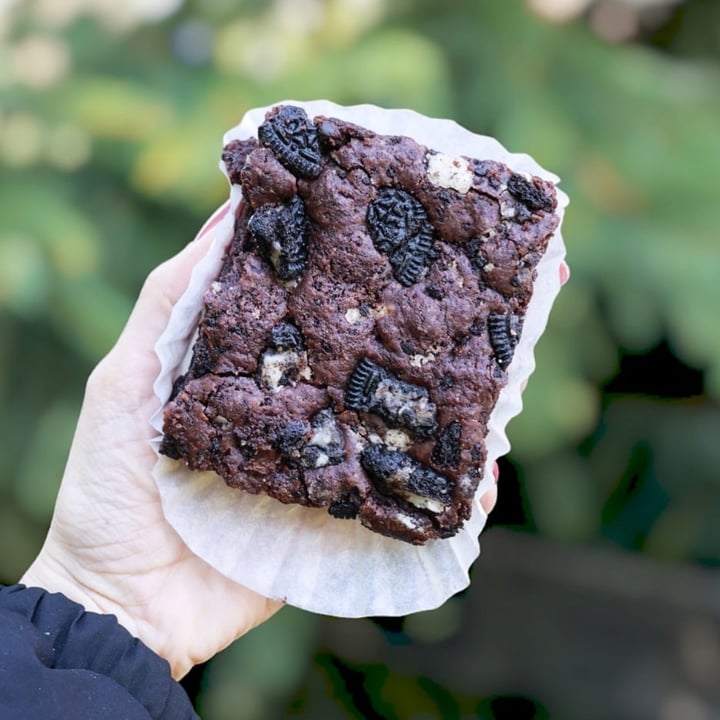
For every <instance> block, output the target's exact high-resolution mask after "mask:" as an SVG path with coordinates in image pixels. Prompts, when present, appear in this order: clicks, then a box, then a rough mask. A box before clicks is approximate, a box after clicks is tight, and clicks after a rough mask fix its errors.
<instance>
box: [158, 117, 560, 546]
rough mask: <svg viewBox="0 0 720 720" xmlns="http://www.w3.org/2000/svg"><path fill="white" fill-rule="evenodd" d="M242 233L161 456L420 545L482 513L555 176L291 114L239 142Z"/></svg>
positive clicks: (208, 299) (181, 382) (211, 292)
mask: <svg viewBox="0 0 720 720" xmlns="http://www.w3.org/2000/svg"><path fill="white" fill-rule="evenodd" d="M223 161H224V164H225V168H226V171H227V175H228V177H229V179H230V181H231V183H232V184H233V185H235V186H238V187H239V188H241V192H242V197H243V201H242V202H241V203H240V204H239V206H238V208H237V215H236V218H235V232H234V237H233V239H232V242H231V243H230V245H229V247H228V249H227V253H226V255H225V258H224V262H223V265H222V268H221V270H220V273H219V275H218V277H217V279H216V280H215V282H213V283H212V284H211V286H210V288H209V289H208V291H207V293H206V294H205V297H204V300H203V310H202V317H201V320H200V323H199V328H198V335H197V339H196V341H195V345H194V348H193V353H192V360H191V362H190V365H189V368H188V370H187V372H186V373H185V374H184V375H183V376H182V377H180V378H178V380H177V382H176V384H175V388H174V391H173V397H172V398H171V400H170V402H169V403H168V405H167V407H166V409H165V413H164V424H163V432H164V436H163V441H162V444H161V452H163V453H164V454H165V455H168V456H169V457H172V458H176V459H182V460H183V461H184V462H185V463H186V464H187V466H188V467H189V468H190V469H193V470H213V471H215V472H216V473H217V474H218V475H220V476H221V477H222V478H223V479H224V480H225V482H226V483H227V484H228V485H229V486H231V487H235V488H238V489H239V490H242V491H245V492H249V493H255V494H265V495H269V496H270V497H273V498H275V499H277V500H279V501H281V502H284V503H298V504H300V505H305V506H309V507H318V508H325V509H327V511H328V512H329V513H330V515H332V516H333V517H335V518H337V519H338V521H339V522H340V521H348V520H353V519H357V520H359V521H360V522H361V523H362V524H363V525H364V526H365V527H367V528H369V529H370V530H372V531H375V532H378V533H381V534H383V535H386V536H389V537H393V538H397V539H399V540H404V541H407V542H411V543H415V544H422V543H424V542H426V541H428V540H437V539H441V538H448V537H451V536H453V535H454V534H456V533H457V532H458V530H459V529H460V528H461V527H462V526H463V524H464V522H465V521H466V520H467V519H468V518H469V517H470V514H471V511H472V503H473V498H474V493H475V490H476V488H477V486H478V483H479V481H480V479H481V477H482V475H483V471H484V466H485V461H486V458H487V451H486V446H485V437H486V434H487V428H488V420H489V417H490V414H491V413H492V411H493V408H494V407H495V405H496V403H497V400H498V396H499V393H500V391H501V390H502V388H503V387H504V386H505V385H506V383H507V380H508V368H509V367H510V365H511V363H512V361H513V355H514V351H515V348H516V346H517V343H518V341H519V338H520V335H521V333H522V329H523V320H524V317H525V314H526V310H527V307H528V303H529V301H530V298H531V296H532V293H533V283H534V279H535V272H536V266H537V264H538V262H539V261H540V258H541V257H542V255H543V253H544V252H545V250H546V248H547V245H548V241H549V239H550V238H551V236H552V235H553V233H554V231H555V229H556V228H557V226H558V222H559V219H558V216H557V213H556V208H557V197H556V191H555V188H554V186H553V184H552V183H550V182H548V181H546V180H543V179H541V178H538V177H531V176H527V175H524V174H519V173H515V172H513V171H512V170H511V169H510V168H508V167H506V166H505V165H503V164H501V163H499V162H497V161H492V160H486V159H482V158H465V157H451V156H448V155H445V154H442V153H438V152H435V151H433V150H432V149H428V148H427V147H424V146H423V145H420V144H419V143H417V142H415V141H414V140H413V139H411V138H409V137H403V136H389V135H379V134H377V133H374V132H372V131H370V130H367V129H364V128H362V127H359V126H357V125H354V124H351V123H348V122H344V121H341V120H339V119H335V118H331V117H315V118H312V119H311V118H308V117H307V115H306V114H305V112H304V111H303V110H302V109H301V108H299V107H295V106H293V105H284V106H278V107H276V108H274V109H273V110H272V111H270V112H269V113H268V114H267V116H266V119H265V122H264V123H263V124H262V125H261V126H260V128H259V130H258V137H257V139H249V140H235V141H232V142H230V143H228V145H226V147H225V148H224V151H223Z"/></svg>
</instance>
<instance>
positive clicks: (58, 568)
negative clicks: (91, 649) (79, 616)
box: [20, 547, 154, 649]
mask: <svg viewBox="0 0 720 720" xmlns="http://www.w3.org/2000/svg"><path fill="white" fill-rule="evenodd" d="M80 575H81V573H77V572H74V571H73V570H72V563H68V562H64V561H63V560H62V559H61V558H58V557H56V555H55V554H54V553H53V552H52V551H50V550H49V549H48V548H47V547H43V549H42V550H41V551H40V554H39V555H38V556H37V557H36V558H35V560H34V561H33V563H32V565H31V566H30V567H29V568H28V569H27V571H26V572H25V573H24V575H23V576H22V578H20V582H21V583H22V584H23V585H25V586H26V587H39V588H42V589H43V590H47V591H48V592H58V593H62V594H63V595H64V596H65V597H67V598H68V599H69V600H72V601H73V602H76V603H78V604H79V605H82V606H83V608H85V610H87V611H88V612H94V613H99V614H101V615H114V616H115V618H116V619H117V621H118V623H120V625H122V626H123V627H124V628H125V629H126V630H127V631H128V632H129V633H130V634H131V635H133V636H134V637H136V638H138V639H139V640H141V641H142V642H143V643H144V644H145V645H148V646H149V647H151V648H152V644H151V643H150V642H148V641H147V639H146V638H144V637H143V634H145V635H147V633H143V632H141V628H140V625H141V623H138V622H137V620H136V619H135V618H133V617H132V616H131V615H130V614H129V613H128V612H127V611H126V610H125V608H123V607H121V606H120V605H119V604H118V603H116V602H114V601H113V600H112V599H111V598H109V597H107V596H105V595H103V594H102V593H100V592H98V591H97V590H96V589H95V588H94V587H93V585H94V584H92V583H89V582H88V580H87V579H81V578H80ZM153 649H154V648H153Z"/></svg>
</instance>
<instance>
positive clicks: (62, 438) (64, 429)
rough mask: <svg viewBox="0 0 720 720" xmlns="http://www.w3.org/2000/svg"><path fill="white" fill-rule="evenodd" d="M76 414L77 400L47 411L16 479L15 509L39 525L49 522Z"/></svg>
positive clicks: (60, 404) (51, 407) (35, 432)
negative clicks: (36, 521) (20, 510)
mask: <svg viewBox="0 0 720 720" xmlns="http://www.w3.org/2000/svg"><path fill="white" fill-rule="evenodd" d="M79 410H80V402H79V398H77V399H75V400H72V401H68V400H60V401H58V402H56V403H55V404H53V405H51V406H50V407H49V408H48V409H47V410H46V412H45V414H44V415H43V416H42V417H41V418H40V419H39V421H38V423H37V425H36V427H35V431H34V432H33V435H32V437H31V438H30V442H29V445H28V449H27V452H26V453H25V455H24V462H23V463H22V464H21V465H20V468H19V470H18V474H17V476H16V478H15V497H16V498H17V502H18V505H19V506H20V507H21V508H22V509H23V510H24V511H25V512H26V513H27V514H28V515H29V516H31V517H34V518H36V519H37V520H39V521H42V522H48V520H49V519H50V516H51V515H52V510H53V507H54V506H55V498H56V497H57V493H58V488H59V487H60V480H61V479H62V475H63V471H64V469H65V462H66V460H67V455H68V448H69V447H70V442H71V440H72V437H73V433H74V431H75V424H76V422H77V416H78V412H79Z"/></svg>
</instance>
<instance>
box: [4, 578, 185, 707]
mask: <svg viewBox="0 0 720 720" xmlns="http://www.w3.org/2000/svg"><path fill="white" fill-rule="evenodd" d="M0 718H3V719H4V718H8V719H9V718H12V719H13V720H50V718H52V720H79V719H80V718H82V720H191V719H194V720H198V716H197V715H196V714H195V712H194V711H193V708H192V705H191V704H190V701H189V700H188V697H187V695H186V694H185V691H184V690H183V689H182V687H181V686H180V685H179V684H178V683H176V682H175V681H174V680H173V679H172V676H171V675H170V666H169V665H168V663H167V662H166V661H165V660H163V659H162V658H160V657H159V656H157V655H156V654H155V653H153V652H152V651H151V650H150V649H149V648H147V647H146V646H145V645H143V644H142V642H140V640H137V639H136V638H134V637H133V636H132V635H130V633H129V632H127V630H125V628H123V627H122V626H121V625H120V624H119V623H118V622H117V620H116V619H115V617H114V616H113V615H98V614H97V613H91V612H86V611H85V610H84V609H83V607H82V606H80V605H78V604H77V603H74V602H72V601H70V600H68V599H67V598H66V597H65V596H64V595H60V594H59V593H49V592H46V591H45V590H42V589H40V588H26V587H24V586H23V585H13V586H12V587H3V586H0Z"/></svg>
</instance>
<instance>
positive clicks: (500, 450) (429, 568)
mask: <svg viewBox="0 0 720 720" xmlns="http://www.w3.org/2000/svg"><path fill="white" fill-rule="evenodd" d="M276 104H291V105H298V106H300V107H302V108H304V110H305V111H306V112H307V114H308V116H309V117H311V118H312V117H315V116H317V115H324V116H328V117H337V118H341V119H343V120H346V121H349V122H352V123H355V124H357V125H361V126H363V127H366V128H369V129H370V130H373V131H375V132H376V133H378V134H381V135H405V136H410V137H412V138H414V139H415V140H416V141H417V142H419V143H421V144H422V145H425V146H426V147H428V148H430V149H433V150H436V151H438V152H441V153H446V154H448V155H452V156H457V155H463V156H466V157H474V158H478V159H481V160H497V161H500V162H502V163H504V164H506V165H508V166H509V167H510V168H511V169H512V170H513V171H515V172H520V173H529V174H531V175H536V176H539V177H542V178H544V179H546V180H550V181H551V182H554V183H557V182H558V178H557V177H556V176H555V175H553V174H552V173H549V172H547V171H546V170H544V169H543V168H541V167H540V166H539V165H538V164H537V163H536V162H535V161H534V160H533V159H532V158H531V157H529V156H528V155H523V154H514V153H509V152H508V151H507V150H505V149H504V148H503V147H502V146H501V145H500V143H498V142H497V141H496V140H494V139H492V138H489V137H484V136H480V135H475V134H473V133H471V132H469V131H468V130H465V129H464V128H462V127H460V126H459V125H458V124H457V123H455V122H453V121H450V120H436V119H430V118H426V117H424V116H422V115H419V114H418V113H415V112H413V111H411V110H385V109H382V108H379V107H375V106H371V105H358V106H353V107H342V106H339V105H335V104H334V103H331V102H328V101H325V100H318V101H313V102H298V101H294V100H286V101H283V102H282V103H276ZM269 109H270V107H268V108H258V109H255V110H251V111H250V112H248V113H247V114H246V115H245V117H244V118H243V120H242V122H241V123H240V124H239V125H238V126H237V127H235V128H233V129H232V130H230V131H229V132H228V133H227V134H226V135H225V138H224V143H223V144H227V143H228V142H229V141H231V140H235V139H247V138H249V137H256V136H257V128H258V126H259V125H260V124H261V123H262V122H263V121H264V119H265V113H266V112H267V111H268V110H269ZM221 169H222V170H223V172H224V171H225V170H224V167H223V165H222V163H221ZM229 202H230V207H228V204H227V203H226V204H225V205H223V206H222V207H221V208H219V209H218V210H217V211H216V212H215V213H214V214H213V215H212V216H211V218H210V219H209V220H208V222H207V223H206V224H205V226H204V227H203V229H202V230H201V233H200V234H205V233H212V234H213V236H214V239H213V243H212V247H211V248H210V250H209V251H208V253H207V255H206V256H205V257H204V258H203V259H202V260H201V261H200V262H199V263H198V264H197V266H196V267H195V268H194V270H193V273H192V277H191V280H190V283H189V285H188V288H187V290H186V291H185V293H184V294H183V296H182V297H181V298H180V300H179V301H178V303H177V304H176V306H175V307H174V309H173V311H172V315H171V318H170V321H169V323H168V326H167V328H166V330H165V332H164V333H163V335H162V336H161V338H160V339H159V341H158V343H157V346H156V352H157V355H158V358H159V359H160V363H161V371H160V374H159V376H158V378H157V381H156V383H155V393H156V395H157V397H158V399H159V402H160V405H161V406H164V405H165V403H166V402H167V401H168V398H169V396H170V392H171V389H172V385H173V381H174V380H175V378H177V377H178V375H180V374H181V373H182V372H184V370H185V369H186V368H187V365H188V363H189V358H190V353H191V349H192V344H193V341H194V337H195V335H196V332H197V325H198V321H199V317H200V311H201V304H202V297H203V295H204V293H205V291H206V290H207V289H208V287H209V285H210V284H211V283H212V282H213V281H214V280H215V279H216V277H217V275H218V273H219V271H220V267H221V264H222V261H223V257H224V254H225V250H226V248H227V246H228V244H229V243H230V241H231V239H232V236H233V229H234V228H233V226H234V218H235V211H236V209H237V206H238V204H239V203H240V202H242V194H241V191H240V188H239V187H237V186H233V187H232V188H231V193H230V201H229ZM566 205H567V197H566V196H565V194H564V193H562V192H560V191H558V211H557V212H558V214H559V215H560V216H561V217H562V214H563V212H564V209H565V207H566ZM564 256H565V247H564V244H563V240H562V236H561V233H560V229H559V228H558V230H557V231H556V232H555V234H554V235H553V237H552V238H551V240H550V242H549V245H548V249H547V252H546V253H545V255H544V256H543V258H542V259H541V261H540V263H539V264H538V267H537V279H536V281H535V285H534V292H533V296H532V299H531V301H530V304H529V307H528V310H527V314H526V316H525V321H524V325H523V331H522V335H521V338H520V341H519V343H518V346H517V348H516V349H515V354H514V358H513V361H512V363H511V365H510V367H509V368H508V378H509V379H508V384H507V385H506V386H505V387H504V388H503V389H502V391H501V392H500V395H499V398H498V401H497V404H496V406H495V408H494V410H493V412H492V414H491V416H490V420H489V424H488V434H487V436H486V439H485V442H486V445H487V462H486V465H485V468H484V474H483V478H482V480H481V481H480V483H479V485H478V488H477V492H476V496H475V498H476V502H475V503H474V511H473V514H472V517H471V518H470V520H469V521H468V522H467V523H466V524H465V526H464V527H463V529H462V530H461V531H460V532H459V533H458V534H457V535H456V536H455V537H452V538H449V539H446V540H435V541H430V542H428V543H427V544H426V545H424V546H414V545H410V544H408V543H405V542H402V541H399V540H393V539H390V538H386V537H383V536H381V535H378V534H376V533H373V532H371V531H370V530H367V529H366V528H364V527H363V526H362V525H361V524H360V522H359V521H355V520H337V519H335V518H332V517H331V516H330V515H329V514H328V513H327V511H326V510H324V509H317V508H306V507H301V506H299V505H283V504H282V503H280V502H278V501H276V500H273V499H271V498H268V497H265V496H256V495H251V494H248V493H244V492H242V491H240V490H234V489H231V488H228V487H227V486H226V484H225V482H224V481H223V480H222V478H220V477H219V476H218V475H216V474H215V473H212V472H192V471H190V470H188V469H187V468H186V466H185V465H184V464H183V462H182V461H175V460H170V459H168V458H166V457H163V456H161V455H158V461H157V464H156V466H155V469H154V476H155V479H156V481H157V485H158V488H159V490H160V495H161V498H162V504H163V509H164V512H165V516H166V517H167V519H168V521H169V522H170V524H171V525H172V526H173V527H174V528H175V530H176V531H177V532H178V533H179V535H180V536H181V537H182V538H183V540H184V541H185V542H186V543H187V545H188V547H189V548H190V549H191V550H192V551H193V552H194V553H195V554H197V555H198V556H200V557H201V558H202V559H203V560H205V561H206V562H207V563H209V564H210V565H212V566H213V567H214V568H216V569H217V570H218V571H220V572H221V573H222V574H223V575H226V576H227V577H229V578H231V579H233V580H234V581H236V582H238V583H240V584H241V585H244V586H246V587H248V588H251V589H252V590H255V591H256V592H258V593H260V594H262V595H265V596H267V597H272V598H276V599H281V600H284V601H286V602H288V603H289V604H291V605H294V606H296V607H299V608H304V609H305V610H309V611H312V612H316V613H323V614H327V615H335V616H339V617H365V616H377V615H385V616H396V615H406V614H409V613H413V612H419V611H423V610H430V609H432V608H435V607H438V606H439V605H441V604H442V603H443V602H445V601H446V600H447V599H448V598H450V597H451V596H452V595H454V594H455V593H457V592H459V591H460V590H462V589H463V588H465V587H467V585H468V583H469V575H468V572H469V569H470V566H471V565H472V563H473V562H474V561H475V559H476V558H477V557H478V555H479V552H480V546H479V540H478V537H479V535H480V533H481V531H482V529H483V527H484V526H485V522H486V520H487V517H486V515H485V513H484V511H483V510H482V507H481V506H480V498H481V497H482V496H483V495H484V494H485V493H486V492H487V491H488V490H490V489H491V488H492V486H493V485H494V483H495V479H494V476H493V463H494V462H495V460H496V459H497V458H498V457H499V456H501V455H504V454H505V453H506V452H507V451H508V450H509V449H510V443H509V442H508V440H507V437H506V435H505V426H506V424H507V422H508V420H510V419H511V418H512V417H514V416H515V415H517V414H518V413H519V412H520V410H521V408H522V401H521V388H522V385H523V382H524V381H525V380H527V378H528V377H529V375H530V374H531V373H532V371H533V369H534V367H535V361H534V357H533V349H534V347H535V343H536V342H537V340H538V339H539V337H540V335H541V334H542V332H543V330H544V329H545V326H546V323H547V320H548V316H549V314H550V308H551V306H552V303H553V301H554V300H555V298H556V296H557V294H558V292H559V290H560V264H561V262H562V260H563V258H564ZM152 424H153V427H154V428H155V429H156V430H157V431H158V433H161V432H162V409H160V410H159V411H158V412H157V413H156V414H155V416H154V417H153V418H152ZM159 442H160V437H158V438H157V439H156V441H155V447H156V448H157V447H158V446H159Z"/></svg>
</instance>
